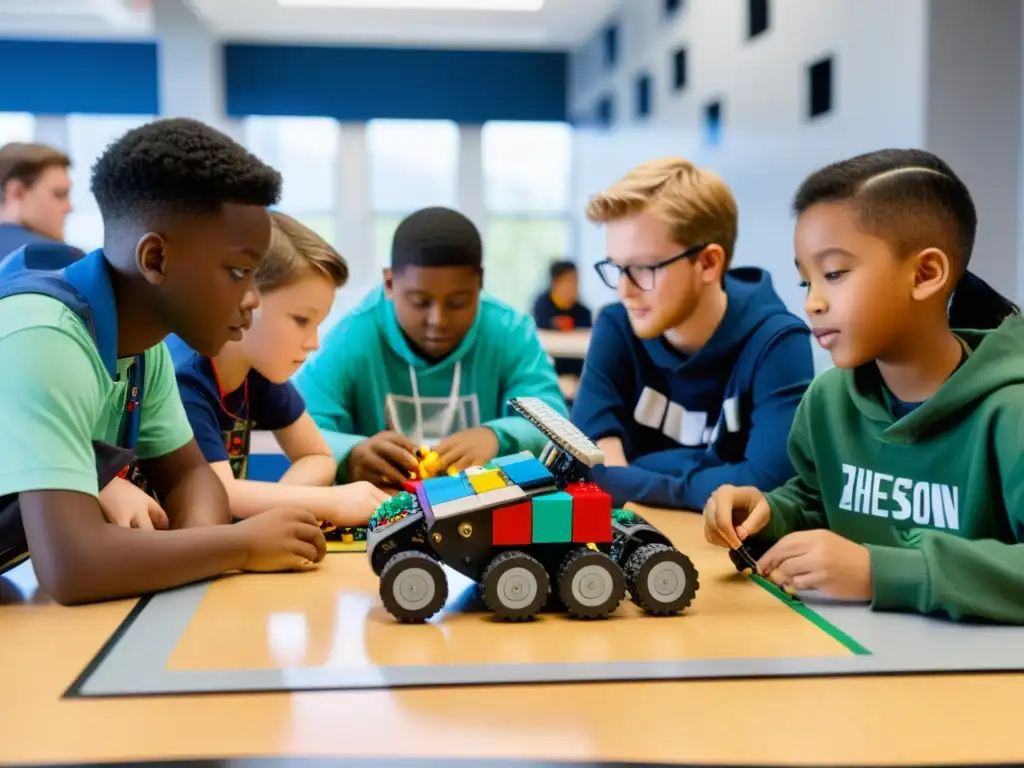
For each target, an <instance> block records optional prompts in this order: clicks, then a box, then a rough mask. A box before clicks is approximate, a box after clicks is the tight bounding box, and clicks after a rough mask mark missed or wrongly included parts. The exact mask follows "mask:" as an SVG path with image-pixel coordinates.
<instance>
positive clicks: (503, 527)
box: [491, 501, 533, 547]
mask: <svg viewBox="0 0 1024 768" xmlns="http://www.w3.org/2000/svg"><path fill="white" fill-rule="evenodd" d="M532 538H533V504H531V503H530V502H529V501H524V502H521V503H519V504H513V505H512V506H509V507H501V508H499V509H496V510H494V514H493V515H492V516H491V543H492V544H493V545H494V546H496V547H497V546H503V547H511V546H518V545H520V544H530V543H531V542H532Z"/></svg>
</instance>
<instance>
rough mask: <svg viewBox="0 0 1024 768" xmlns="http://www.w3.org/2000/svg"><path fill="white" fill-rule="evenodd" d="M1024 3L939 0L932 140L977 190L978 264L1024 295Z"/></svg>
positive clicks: (932, 7)
mask: <svg viewBox="0 0 1024 768" xmlns="http://www.w3.org/2000/svg"><path fill="white" fill-rule="evenodd" d="M1022 39H1024V3H1022V2H1021V0H986V1H985V2H973V3H972V2H967V3H965V2H963V0H931V2H930V4H929V9H928V84H927V107H926V110H927V111H926V116H927V119H926V133H925V145H926V146H927V147H928V149H930V150H931V151H933V152H935V153H937V154H938V155H939V156H940V157H942V158H944V159H945V160H946V162H948V163H949V164H950V165H951V166H952V167H953V169H954V170H955V171H956V172H957V174H958V175H960V176H961V177H962V178H963V179H964V181H965V182H966V183H967V186H968V187H970V189H971V194H972V196H973V197H974V202H975V205H976V207H977V209H978V237H977V241H976V243H975V250H974V256H973V258H972V260H971V269H972V270H973V271H975V272H977V273H978V274H979V275H980V276H981V277H983V278H984V279H985V280H988V281H989V282H990V283H991V284H992V285H993V286H996V287H997V288H998V289H999V290H1000V291H1002V292H1004V293H1006V294H1007V295H1011V296H1012V297H1013V298H1017V299H1021V298H1024V292H1022V288H1024V283H1022V282H1021V281H1024V274H1022V273H1024V269H1022V265H1024V242H1021V238H1022V237H1024V232H1022V231H1021V230H1020V226H1021V220H1022V219H1024V215H1022V211H1024V189H1022V188H1021V183H1022V181H1024V177H1022V173H1024V165H1022V164H1021V159H1022V149H1024V148H1022V141H1024V134H1022V114H1024V112H1022V110H1024V99H1022V89H1024V59H1022V56H1021V40H1022Z"/></svg>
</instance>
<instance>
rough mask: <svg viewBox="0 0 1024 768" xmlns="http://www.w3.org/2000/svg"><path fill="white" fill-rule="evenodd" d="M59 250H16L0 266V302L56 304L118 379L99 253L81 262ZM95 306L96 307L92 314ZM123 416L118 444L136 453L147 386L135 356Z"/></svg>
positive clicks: (141, 361) (113, 324) (113, 323)
mask: <svg viewBox="0 0 1024 768" xmlns="http://www.w3.org/2000/svg"><path fill="white" fill-rule="evenodd" d="M78 253H79V252H78V251H77V250H75V249H72V248H70V247H69V246H64V245H60V244H49V243H47V244H32V245H26V246H22V247H21V248H19V249H18V250H17V251H14V252H12V253H11V254H10V255H9V256H7V257H5V259H4V260H3V262H2V264H0V299H3V298H5V297H7V296H14V295H17V294H25V293H35V294H41V295H43V296H49V297H51V298H54V299H56V300H57V301H60V302H61V303H62V304H64V305H65V306H66V307H67V308H68V309H70V310H71V311H72V312H74V313H75V314H76V315H77V316H78V317H79V318H80V319H81V320H82V322H83V323H84V324H85V327H86V329H87V330H88V331H89V335H90V336H91V337H92V340H93V343H95V344H96V348H97V349H98V350H99V353H100V358H101V359H102V360H103V365H104V367H105V368H106V370H107V372H108V373H109V374H110V377H111V378H112V379H113V378H114V377H116V376H117V318H116V315H115V314H113V313H112V312H110V311H109V310H107V309H105V308H100V307H111V308H112V307H113V306H114V295H113V288H112V286H111V285H110V277H109V275H108V274H107V272H106V269H107V267H106V262H105V259H104V257H103V252H102V251H93V252H92V253H90V254H89V255H88V256H86V257H85V258H78V257H77V254H78ZM94 304H97V305H98V306H97V307H96V308H95V309H94V306H93V305H94ZM127 379H128V380H127V389H128V391H127V396H126V397H125V413H124V415H123V417H122V419H121V429H120V433H119V436H118V444H119V445H120V446H121V447H123V448H134V447H135V444H136V442H137V440H138V435H139V425H140V420H141V410H142V408H141V406H142V390H143V385H144V383H145V380H146V375H145V358H144V355H136V356H135V358H134V359H133V361H132V364H131V365H130V366H129V368H128V372H127Z"/></svg>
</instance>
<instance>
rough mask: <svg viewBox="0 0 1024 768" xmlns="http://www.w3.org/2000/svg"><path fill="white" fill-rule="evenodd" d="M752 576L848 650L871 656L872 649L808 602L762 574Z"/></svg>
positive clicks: (859, 654)
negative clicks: (810, 606) (808, 604)
mask: <svg viewBox="0 0 1024 768" xmlns="http://www.w3.org/2000/svg"><path fill="white" fill-rule="evenodd" d="M750 578H751V579H753V580H754V581H755V582H756V583H757V584H760V585H761V587H763V588H764V589H765V590H767V591H768V592H771V593H772V594H773V595H775V597H777V598H778V599H779V600H781V601H782V602H784V603H785V604H786V605H788V606H789V607H790V608H792V609H793V610H794V611H796V612H797V613H799V614H800V615H801V616H803V617H804V618H805V619H807V620H808V621H809V622H811V623H812V624H813V625H814V626H816V627H817V628H818V629H820V630H821V631H822V632H824V633H825V634H826V635H828V636H829V637H831V638H832V639H833V640H835V641H836V642H838V643H839V644H841V645H843V646H844V647H845V648H846V649H847V650H848V651H850V653H855V654H857V655H858V656H869V655H870V654H871V651H869V650H868V649H867V648H865V647H864V646H863V645H861V644H860V643H858V642H857V641H856V640H854V639H853V638H852V637H850V636H849V635H848V634H846V633H845V632H843V630H841V629H840V628H839V627H837V626H836V625H835V624H833V623H832V622H830V621H828V620H827V619H825V618H824V617H823V616H822V615H821V614H819V613H818V612H817V611H814V610H812V609H811V608H808V607H807V604H806V603H804V602H803V601H802V600H800V599H799V598H796V597H793V596H792V595H790V594H788V593H787V592H784V591H783V590H781V589H779V587H778V586H777V585H775V584H774V583H772V582H771V581H769V580H768V579H765V578H763V577H762V576H758V575H757V574H752V575H751V577H750Z"/></svg>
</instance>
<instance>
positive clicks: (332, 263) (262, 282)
mask: <svg viewBox="0 0 1024 768" xmlns="http://www.w3.org/2000/svg"><path fill="white" fill-rule="evenodd" d="M270 221H271V227H272V228H271V235H270V248H269V249H268V250H267V255H266V256H265V257H264V258H263V261H262V262H261V263H260V266H259V269H257V270H256V274H255V275H253V281H254V282H255V284H256V289H257V290H258V291H259V292H260V293H270V292H271V291H275V290H277V289H279V288H285V287H287V286H289V285H292V284H293V283H297V282H298V281H299V280H302V279H303V278H305V277H307V276H309V275H320V276H322V277H324V278H326V279H327V280H330V281H331V283H332V284H333V285H334V287H335V288H341V287H342V286H343V285H344V284H345V283H346V282H347V281H348V264H347V263H346V262H345V259H343V258H342V256H341V254H340V253H338V251H337V250H335V249H334V247H333V246H332V245H331V244H330V243H328V242H327V241H326V240H324V239H323V238H322V237H320V235H318V234H317V233H316V232H314V231H313V230H312V229H310V228H309V227H307V226H306V225H305V224H303V223H302V222H300V221H298V220H297V219H294V218H292V217H291V216H289V215H288V214H286V213H282V212H281V211H271V212H270Z"/></svg>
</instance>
